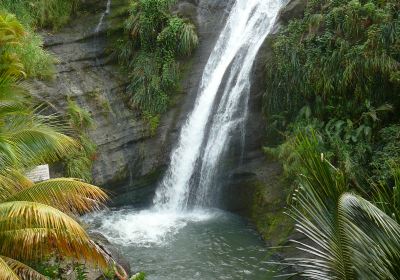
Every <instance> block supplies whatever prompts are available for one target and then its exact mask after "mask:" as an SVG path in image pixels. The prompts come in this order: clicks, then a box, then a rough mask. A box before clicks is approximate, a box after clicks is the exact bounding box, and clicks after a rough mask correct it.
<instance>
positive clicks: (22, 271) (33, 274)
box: [0, 256, 47, 280]
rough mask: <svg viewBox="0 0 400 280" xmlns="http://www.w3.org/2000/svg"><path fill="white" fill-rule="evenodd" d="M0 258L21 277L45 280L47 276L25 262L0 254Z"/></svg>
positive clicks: (30, 279)
mask: <svg viewBox="0 0 400 280" xmlns="http://www.w3.org/2000/svg"><path fill="white" fill-rule="evenodd" d="M0 259H2V260H3V261H4V262H5V263H6V264H7V265H8V266H9V267H10V268H11V269H12V270H13V271H14V272H15V273H16V274H17V275H18V276H19V277H20V278H21V279H29V280H47V277H45V276H43V275H42V274H40V273H39V272H37V271H36V270H34V269H33V268H31V267H29V266H27V265H26V264H23V263H21V262H19V261H17V260H14V259H11V258H8V257H5V256H0Z"/></svg>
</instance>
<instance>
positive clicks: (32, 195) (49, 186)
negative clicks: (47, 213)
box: [7, 178, 107, 214]
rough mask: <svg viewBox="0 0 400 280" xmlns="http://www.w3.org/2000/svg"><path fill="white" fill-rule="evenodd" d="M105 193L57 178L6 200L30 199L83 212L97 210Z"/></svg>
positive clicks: (66, 210) (91, 186) (35, 185)
mask: <svg viewBox="0 0 400 280" xmlns="http://www.w3.org/2000/svg"><path fill="white" fill-rule="evenodd" d="M106 199H107V195H106V194H105V193H104V192H103V191H102V190H101V189H100V188H98V187H96V186H93V185H90V184H87V183H84V182H82V181H78V180H74V179H71V178H57V179H51V180H47V181H44V182H41V183H37V184H34V185H32V186H31V187H28V188H26V189H24V190H22V191H20V192H18V193H16V194H14V195H12V196H10V197H8V198H7V201H32V202H39V203H42V204H47V205H53V207H55V208H57V209H60V210H62V211H64V212H67V213H73V214H84V213H87V212H89V211H92V210H97V209H99V207H100V206H101V204H102V202H105V201H106Z"/></svg>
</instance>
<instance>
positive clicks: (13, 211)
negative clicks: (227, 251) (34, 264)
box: [0, 71, 109, 280]
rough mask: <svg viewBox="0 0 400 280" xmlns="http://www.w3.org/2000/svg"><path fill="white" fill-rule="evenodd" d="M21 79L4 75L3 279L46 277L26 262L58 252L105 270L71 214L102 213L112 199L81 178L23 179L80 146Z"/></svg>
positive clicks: (0, 91)
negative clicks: (28, 172) (44, 111)
mask: <svg viewBox="0 0 400 280" xmlns="http://www.w3.org/2000/svg"><path fill="white" fill-rule="evenodd" d="M17 79H18V78H17V77H15V75H14V74H11V73H10V71H7V72H4V71H0V105H1V106H0V136H1V137H0V220H1V221H2V222H1V223H0V240H1V243H0V278H1V279H16V280H18V279H45V278H44V276H43V275H41V274H40V273H38V272H37V271H35V270H34V269H32V268H31V267H29V266H27V265H26V264H24V263H22V262H21V261H26V260H32V261H39V260H42V259H43V257H44V256H46V255H49V254H50V253H52V252H54V251H57V252H59V253H60V254H63V255H65V256H69V257H73V258H76V259H78V260H84V259H86V260H88V261H91V262H92V263H93V264H98V265H101V266H102V267H106V266H107V265H108V264H107V262H108V261H109V257H108V256H106V254H105V253H104V252H103V251H102V250H101V249H99V248H98V247H97V246H95V245H94V243H93V242H92V241H91V240H90V239H89V237H88V235H87V233H86V232H85V230H84V229H83V228H82V227H81V226H80V225H79V224H78V223H77V222H76V221H75V220H74V219H73V218H72V217H71V216H72V215H78V214H84V213H87V212H89V211H91V210H94V209H98V207H99V206H101V205H102V203H104V201H105V199H106V198H107V195H106V194H105V193H104V192H103V191H102V190H100V189H99V188H98V187H95V186H92V185H89V184H86V183H83V182H81V181H78V180H73V179H65V178H58V179H52V180H47V181H43V182H38V183H34V182H32V181H31V180H29V179H28V178H27V177H25V175H24V173H25V172H26V170H29V169H30V168H32V167H34V166H36V165H38V164H45V163H48V164H51V163H54V162H58V161H59V160H60V159H61V158H63V157H64V156H66V155H68V154H70V153H73V152H75V151H76V149H77V148H78V147H79V145H78V143H76V141H74V140H73V139H72V138H70V137H69V136H67V135H65V134H64V133H65V132H66V131H67V130H66V127H64V126H63V125H62V124H61V123H60V122H59V119H58V118H57V117H56V116H51V115H50V116H44V115H41V114H40V111H39V109H37V108H35V107H34V106H33V105H32V100H31V99H30V98H29V97H28V95H27V93H26V92H25V91H24V90H23V89H22V88H21V87H19V86H18V84H17V82H16V81H17ZM50 205H51V206H50ZM62 211H64V212H62ZM52 272H54V271H53V270H48V271H47V273H52Z"/></svg>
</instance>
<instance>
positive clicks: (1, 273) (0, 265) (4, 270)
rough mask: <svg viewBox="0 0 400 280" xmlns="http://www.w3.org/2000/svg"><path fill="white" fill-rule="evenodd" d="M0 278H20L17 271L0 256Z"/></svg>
mask: <svg viewBox="0 0 400 280" xmlns="http://www.w3.org/2000/svg"><path fill="white" fill-rule="evenodd" d="M0 279H4V280H20V279H19V277H18V275H17V274H16V273H15V271H14V270H13V269H12V268H11V267H10V266H9V265H8V264H7V263H6V262H5V261H4V260H3V258H0Z"/></svg>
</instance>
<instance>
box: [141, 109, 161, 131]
mask: <svg viewBox="0 0 400 280" xmlns="http://www.w3.org/2000/svg"><path fill="white" fill-rule="evenodd" d="M143 119H144V120H145V121H146V122H147V124H148V126H149V130H150V134H151V135H153V136H154V135H155V133H156V131H157V128H158V126H159V125H160V115H155V116H153V115H151V114H149V113H148V112H143Z"/></svg>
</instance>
